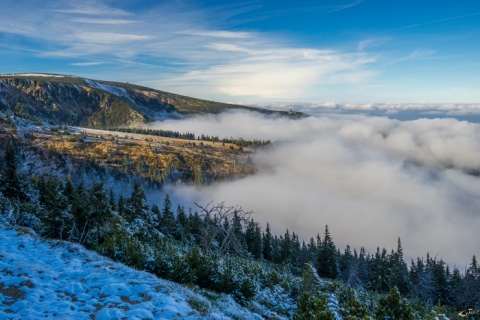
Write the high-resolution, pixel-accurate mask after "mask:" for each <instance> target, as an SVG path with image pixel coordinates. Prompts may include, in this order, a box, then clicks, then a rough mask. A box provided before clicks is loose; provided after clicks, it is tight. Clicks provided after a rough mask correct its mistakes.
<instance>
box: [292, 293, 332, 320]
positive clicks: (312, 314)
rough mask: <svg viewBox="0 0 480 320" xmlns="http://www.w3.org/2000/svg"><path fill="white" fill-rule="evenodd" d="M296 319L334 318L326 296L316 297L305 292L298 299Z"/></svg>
mask: <svg viewBox="0 0 480 320" xmlns="http://www.w3.org/2000/svg"><path fill="white" fill-rule="evenodd" d="M293 319H294V320H334V319H335V316H334V314H333V312H332V311H331V310H330V309H329V308H328V305H327V299H326V297H322V298H319V297H316V296H314V295H311V294H309V293H308V292H304V293H303V294H302V295H301V296H300V299H299V300H298V304H297V309H296V310H295V313H294V314H293Z"/></svg>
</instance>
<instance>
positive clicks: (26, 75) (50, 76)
mask: <svg viewBox="0 0 480 320" xmlns="http://www.w3.org/2000/svg"><path fill="white" fill-rule="evenodd" d="M2 76H7V77H9V76H19V77H49V78H66V77H69V78H72V77H73V78H78V77H76V76H71V75H62V74H52V73H9V74H3V75H2Z"/></svg>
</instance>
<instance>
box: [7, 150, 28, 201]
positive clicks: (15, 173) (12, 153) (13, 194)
mask: <svg viewBox="0 0 480 320" xmlns="http://www.w3.org/2000/svg"><path fill="white" fill-rule="evenodd" d="M0 191H1V192H2V194H3V196H4V197H6V198H10V199H17V200H20V201H28V200H29V197H28V194H27V184H26V182H25V177H23V175H21V174H20V171H19V160H18V150H17V148H16V147H15V145H14V144H13V142H10V143H9V144H8V145H7V147H6V150H5V168H4V170H3V171H2V174H1V177H0Z"/></svg>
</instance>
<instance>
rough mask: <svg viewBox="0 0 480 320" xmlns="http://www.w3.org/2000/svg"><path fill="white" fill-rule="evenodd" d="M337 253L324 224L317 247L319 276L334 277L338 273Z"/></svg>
mask: <svg viewBox="0 0 480 320" xmlns="http://www.w3.org/2000/svg"><path fill="white" fill-rule="evenodd" d="M338 269H339V268H338V255H337V249H336V247H335V244H334V243H333V240H332V237H331V236H330V232H329V230H328V226H325V234H324V238H323V241H322V242H321V245H320V247H319V249H318V275H319V276H320V277H325V278H330V279H335V278H337V276H338V274H339V270H338Z"/></svg>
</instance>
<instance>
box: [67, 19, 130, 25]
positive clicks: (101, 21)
mask: <svg viewBox="0 0 480 320" xmlns="http://www.w3.org/2000/svg"><path fill="white" fill-rule="evenodd" d="M72 21H73V22H79V23H92V24H110V25H119V24H130V23H134V22H137V21H134V20H125V19H92V18H78V19H73V20H72Z"/></svg>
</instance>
